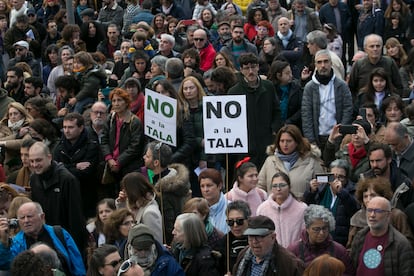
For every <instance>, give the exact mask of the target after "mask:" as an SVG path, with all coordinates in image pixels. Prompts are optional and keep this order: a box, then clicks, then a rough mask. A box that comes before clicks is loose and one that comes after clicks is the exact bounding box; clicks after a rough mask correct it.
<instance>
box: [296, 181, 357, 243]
mask: <svg viewBox="0 0 414 276" xmlns="http://www.w3.org/2000/svg"><path fill="white" fill-rule="evenodd" d="M326 193H331V189H330V185H327V184H325V185H320V186H319V187H318V190H317V191H316V192H315V193H313V192H311V191H310V190H308V191H306V192H305V195H304V201H305V202H306V204H319V205H321V201H322V200H323V198H324V196H325V194H326ZM354 194H355V184H354V183H353V182H351V181H348V183H347V185H346V186H345V187H343V188H342V189H341V191H340V192H339V193H337V199H336V200H337V201H338V203H336V204H335V205H336V212H335V214H334V217H335V230H334V231H333V233H332V236H333V239H334V240H335V241H336V242H338V243H340V244H342V245H343V246H345V245H346V243H347V240H348V233H349V220H350V219H351V217H352V216H353V215H354V214H355V212H356V211H357V210H358V203H357V201H356V200H355V197H354ZM328 209H329V210H330V211H331V212H332V209H331V208H328Z"/></svg>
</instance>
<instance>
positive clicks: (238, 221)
mask: <svg viewBox="0 0 414 276" xmlns="http://www.w3.org/2000/svg"><path fill="white" fill-rule="evenodd" d="M245 220H246V219H244V218H239V219H228V220H227V225H228V226H230V227H232V226H233V225H234V223H236V224H237V225H239V226H240V225H243V223H244V221H245Z"/></svg>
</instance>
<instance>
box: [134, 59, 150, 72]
mask: <svg viewBox="0 0 414 276" xmlns="http://www.w3.org/2000/svg"><path fill="white" fill-rule="evenodd" d="M134 64H135V68H136V69H137V71H138V72H139V73H142V72H144V71H145V69H146V67H147V63H146V62H145V59H142V58H139V59H136V60H135V62H134Z"/></svg>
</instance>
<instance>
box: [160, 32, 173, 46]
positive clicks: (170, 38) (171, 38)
mask: <svg viewBox="0 0 414 276" xmlns="http://www.w3.org/2000/svg"><path fill="white" fill-rule="evenodd" d="M161 39H165V40H168V42H170V44H171V45H172V47H174V46H175V38H174V37H173V36H172V35H170V34H161Z"/></svg>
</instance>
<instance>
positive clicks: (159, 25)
mask: <svg viewBox="0 0 414 276" xmlns="http://www.w3.org/2000/svg"><path fill="white" fill-rule="evenodd" d="M154 23H155V26H156V27H157V28H158V29H162V27H164V19H163V18H162V17H161V16H157V17H155V19H154Z"/></svg>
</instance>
